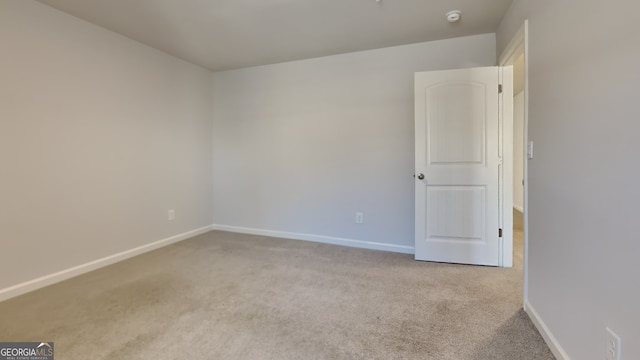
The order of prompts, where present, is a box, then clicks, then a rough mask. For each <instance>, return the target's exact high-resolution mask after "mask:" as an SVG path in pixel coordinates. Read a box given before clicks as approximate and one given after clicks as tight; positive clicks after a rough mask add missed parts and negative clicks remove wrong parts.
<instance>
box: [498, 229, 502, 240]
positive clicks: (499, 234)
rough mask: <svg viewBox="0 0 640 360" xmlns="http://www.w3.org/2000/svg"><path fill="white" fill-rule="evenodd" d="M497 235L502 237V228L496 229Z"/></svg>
mask: <svg viewBox="0 0 640 360" xmlns="http://www.w3.org/2000/svg"><path fill="white" fill-rule="evenodd" d="M498 237H499V238H501V237H502V229H498Z"/></svg>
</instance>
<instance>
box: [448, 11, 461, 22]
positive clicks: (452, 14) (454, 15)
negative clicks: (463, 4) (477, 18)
mask: <svg viewBox="0 0 640 360" xmlns="http://www.w3.org/2000/svg"><path fill="white" fill-rule="evenodd" d="M445 18H447V21H448V22H450V23H452V24H453V23H456V22H458V21H460V18H462V11H460V10H452V11H449V12H448V13H447V14H446V15H445Z"/></svg>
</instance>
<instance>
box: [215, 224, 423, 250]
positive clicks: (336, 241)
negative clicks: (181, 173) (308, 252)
mask: <svg viewBox="0 0 640 360" xmlns="http://www.w3.org/2000/svg"><path fill="white" fill-rule="evenodd" d="M213 229H214V230H221V231H228V232H234V233H241V234H250V235H261V236H269V237H277V238H284V239H292V240H303V241H313V242H318V243H324V244H333V245H342V246H349V247H355V248H362V249H370V250H382V251H390V252H396V253H402V254H413V253H414V247H413V246H404V245H395V244H386V243H379V242H373V241H364V240H354V239H345V238H338V237H331V236H323V235H312V234H301V233H294V232H287V231H275V230H265V229H253V228H247V227H241V226H230V225H213Z"/></svg>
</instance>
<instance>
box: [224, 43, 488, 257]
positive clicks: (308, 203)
mask: <svg viewBox="0 0 640 360" xmlns="http://www.w3.org/2000/svg"><path fill="white" fill-rule="evenodd" d="M495 62H496V56H495V36H494V34H486V35H478V36H471V37H463V38H457V39H450V40H443V41H434V42H427V43H421V44H414V45H406V46H398V47H392V48H385V49H378V50H372V51H362V52H356V53H350V54H344V55H337V56H328V57H323V58H317V59H311V60H304V61H295V62H290V63H284V64H277V65H269V66H261V67H255V68H247V69H242V70H235V71H227V72H218V73H215V76H214V86H215V95H214V105H215V106H214V112H215V120H214V121H215V125H214V127H215V129H216V132H215V133H216V135H215V141H214V143H215V151H214V153H215V180H214V194H215V199H216V202H215V212H214V219H215V222H216V223H217V224H219V225H225V226H236V227H241V228H242V230H243V231H246V230H251V231H255V230H261V231H272V232H270V233H269V234H272V235H278V236H282V235H283V233H284V234H286V233H297V234H306V235H310V236H312V237H311V238H312V239H315V240H320V241H331V242H337V243H345V242H343V241H346V243H347V244H349V245H356V246H359V244H358V243H355V242H354V241H367V243H366V244H360V245H364V246H367V247H376V248H383V249H386V250H393V251H409V252H411V251H412V248H413V244H414V226H413V223H414V214H413V213H414V193H413V192H414V191H413V190H414V182H415V180H414V178H413V177H412V175H413V171H414V144H413V143H414V117H413V102H414V95H413V74H414V72H416V71H429V70H442V69H452V68H463V67H474V66H489V65H495ZM357 211H360V212H363V213H364V223H363V224H356V223H355V212H357ZM307 238H309V237H307ZM373 243H376V244H373Z"/></svg>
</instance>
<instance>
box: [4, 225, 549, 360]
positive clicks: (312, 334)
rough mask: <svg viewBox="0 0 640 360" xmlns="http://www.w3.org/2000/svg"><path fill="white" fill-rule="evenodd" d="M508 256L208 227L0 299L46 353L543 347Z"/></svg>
mask: <svg viewBox="0 0 640 360" xmlns="http://www.w3.org/2000/svg"><path fill="white" fill-rule="evenodd" d="M520 268H521V265H519V266H518V267H516V268H514V269H499V268H488V267H472V266H461V265H450V264H434V263H425V262H416V261H413V259H412V256H409V255H402V254H393V253H385V252H379V251H370V250H362V249H353V248H346V247H340V246H333V245H326V244H316V243H310V242H303V241H295V240H284V239H275V238H266V237H259V236H249V235H240V234H231V233H225V232H211V233H208V234H205V235H202V236H199V237H196V238H193V239H190V240H187V241H184V242H181V243H178V244H175V245H172V246H169V247H166V248H163V249H160V250H157V251H154V252H151V253H148V254H145V255H142V256H139V257H136V258H134V259H131V260H128V261H125V262H121V263H119V264H115V265H113V266H110V267H107V268H104V269H101V270H98V271H94V272H92V273H89V274H86V275H83V276H80V277H77V278H74V279H71V280H68V281H65V282H62V283H59V284H56V285H53V286H50V287H48V288H44V289H41V290H39V291H35V292H32V293H30V294H26V295H24V296H21V297H18V298H14V299H11V300H8V301H5V302H3V303H0V319H1V320H0V322H1V324H2V325H1V327H0V340H1V341H9V340H11V341H41V340H42V341H54V342H55V348H56V359H59V360H66V359H82V360H84V359H110V360H112V359H172V360H173V359H385V360H387V359H436V360H448V359H452V360H453V359H455V360H465V359H469V360H489V359H508V360H512V359H513V360H516V359H517V360H525V359H532V360H533V359H535V360H548V359H553V356H552V355H551V353H550V351H549V350H548V348H547V347H546V345H545V344H544V342H543V340H542V338H541V337H540V335H539V334H538V333H537V332H536V330H535V328H534V327H533V325H532V324H531V322H530V321H529V320H528V318H527V316H526V314H524V312H523V311H521V310H520V308H521V294H522V289H521V277H522V274H521V270H520Z"/></svg>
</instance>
